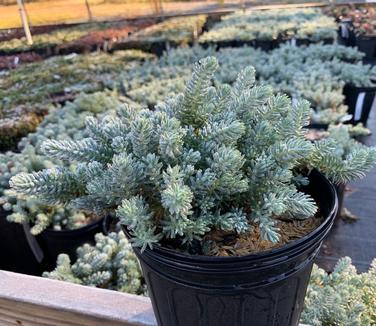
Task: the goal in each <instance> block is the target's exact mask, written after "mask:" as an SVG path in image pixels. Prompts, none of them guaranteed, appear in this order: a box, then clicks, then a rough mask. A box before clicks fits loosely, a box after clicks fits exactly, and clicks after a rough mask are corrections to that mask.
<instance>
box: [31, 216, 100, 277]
mask: <svg viewBox="0 0 376 326" xmlns="http://www.w3.org/2000/svg"><path fill="white" fill-rule="evenodd" d="M104 224H105V219H104V218H102V219H99V220H97V221H94V222H92V223H90V224H88V225H86V226H84V227H81V228H78V229H74V230H61V231H56V230H52V229H46V230H44V231H43V232H42V233H41V234H39V235H37V236H36V239H37V242H38V244H37V245H36V246H38V245H39V246H40V248H33V249H34V250H42V252H43V254H44V260H43V264H44V268H45V269H47V270H51V269H53V268H55V266H56V259H57V256H58V255H59V254H61V253H65V254H67V255H69V257H70V259H71V261H75V260H76V249H77V247H79V246H82V245H83V244H85V243H89V244H94V242H95V240H94V236H95V235H96V234H97V233H100V232H105V231H106V227H105V225H104Z"/></svg>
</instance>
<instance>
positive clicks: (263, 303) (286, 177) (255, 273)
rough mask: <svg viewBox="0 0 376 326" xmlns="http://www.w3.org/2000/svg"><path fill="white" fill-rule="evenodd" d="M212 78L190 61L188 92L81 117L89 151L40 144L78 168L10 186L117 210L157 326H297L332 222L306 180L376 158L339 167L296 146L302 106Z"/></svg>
mask: <svg viewBox="0 0 376 326" xmlns="http://www.w3.org/2000/svg"><path fill="white" fill-rule="evenodd" d="M217 68H218V63H217V60H216V58H214V57H208V58H205V59H202V60H200V61H199V62H198V63H197V64H196V66H195V68H194V72H193V75H192V78H191V80H190V81H189V82H188V84H187V88H186V90H185V92H184V93H183V94H180V95H178V96H177V97H175V98H170V99H169V100H167V101H166V102H164V103H160V104H158V105H157V106H156V108H155V110H154V111H151V110H147V109H131V108H129V107H126V108H124V109H123V110H121V111H119V115H118V116H117V117H114V116H111V117H108V119H104V120H102V121H97V120H96V119H94V118H89V119H88V120H87V130H88V133H89V134H88V135H89V136H88V138H86V139H83V140H79V141H72V140H67V141H47V142H46V143H44V146H43V147H44V151H45V152H46V153H47V154H48V155H51V156H53V157H56V158H59V159H62V160H71V161H78V163H77V165H76V168H75V169H67V168H66V169H64V168H60V169H47V170H42V171H39V172H35V173H29V174H27V173H21V174H19V175H17V176H14V177H13V178H12V179H11V181H10V183H11V186H12V187H13V189H14V190H15V191H17V192H18V193H22V194H26V195H37V196H38V197H39V198H40V199H42V200H45V201H47V202H51V201H53V202H60V203H63V204H67V203H70V204H71V205H73V206H74V207H78V208H81V209H86V210H94V211H96V212H105V213H109V212H116V214H117V216H118V217H119V219H120V221H121V223H122V224H123V226H124V232H125V233H126V235H127V236H128V238H129V239H130V241H131V242H132V243H133V246H134V250H135V253H136V255H137V256H138V258H139V260H140V262H141V267H142V269H143V272H144V276H145V279H146V283H147V286H148V293H149V294H150V297H151V300H152V303H153V307H154V311H155V314H156V317H157V320H158V324H159V325H163V326H176V325H183V326H192V325H199V324H201V325H206V326H211V325H226V326H230V325H234V326H235V325H236V326H240V325H250V324H254V325H270V324H273V323H274V324H278V325H281V326H287V325H297V323H298V321H299V316H300V312H301V309H302V307H303V300H304V295H305V291H306V288H307V283H308V280H309V275H310V272H311V268H312V263H313V259H314V258H315V256H316V254H317V252H318V250H319V248H320V245H321V242H322V240H323V238H324V237H325V235H326V234H327V233H328V232H329V230H330V228H331V226H332V223H333V220H334V216H335V214H336V210H337V199H336V195H335V190H334V187H333V186H332V184H331V183H330V182H329V181H328V180H327V179H326V178H325V177H324V176H323V175H322V174H321V173H320V172H318V171H317V170H315V169H314V168H315V167H316V168H318V169H319V170H320V171H322V172H324V173H325V174H326V175H327V176H329V177H330V178H332V179H334V180H347V179H349V178H353V177H357V176H361V175H363V173H364V170H365V169H366V168H369V167H370V166H371V165H372V163H373V161H372V160H371V158H372V154H374V153H373V152H372V153H368V152H367V153H366V154H365V157H362V160H363V161H362V162H363V163H364V164H363V165H361V166H360V165H355V164H353V165H351V164H350V163H351V162H347V163H349V164H347V163H346V165H344V163H343V161H341V160H335V159H334V157H333V155H332V152H333V145H332V144H331V143H328V142H326V141H321V142H317V143H312V142H310V141H309V140H307V139H305V137H304V130H303V126H305V125H307V124H308V123H309V116H310V109H309V104H308V102H306V101H299V102H297V103H296V104H295V105H294V106H292V105H291V101H290V99H289V98H288V97H287V96H283V95H273V90H272V89H271V88H270V87H268V86H254V82H255V71H254V69H253V68H252V67H248V68H245V69H244V70H242V71H241V72H240V73H239V76H238V78H237V80H236V81H235V83H234V84H233V86H229V85H223V84H215V83H214V84H213V83H212V78H213V75H214V73H215V71H216V70H217ZM213 85H216V86H213ZM368 154H369V157H368ZM348 160H349V161H351V160H354V158H348Z"/></svg>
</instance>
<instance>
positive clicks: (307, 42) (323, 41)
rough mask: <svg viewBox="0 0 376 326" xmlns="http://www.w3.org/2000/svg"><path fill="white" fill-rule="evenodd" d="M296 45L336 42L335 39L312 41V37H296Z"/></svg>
mask: <svg viewBox="0 0 376 326" xmlns="http://www.w3.org/2000/svg"><path fill="white" fill-rule="evenodd" d="M295 43H296V45H297V46H301V45H310V44H317V43H323V44H333V43H334V40H333V39H324V40H320V41H317V42H316V41H312V40H310V39H299V38H298V39H296V41H295Z"/></svg>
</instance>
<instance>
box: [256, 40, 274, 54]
mask: <svg viewBox="0 0 376 326" xmlns="http://www.w3.org/2000/svg"><path fill="white" fill-rule="evenodd" d="M278 44H279V42H278V41H277V40H255V41H254V42H253V47H255V48H256V49H260V50H262V51H271V50H273V49H275V48H277V47H278Z"/></svg>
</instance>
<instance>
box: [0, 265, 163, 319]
mask: <svg viewBox="0 0 376 326" xmlns="http://www.w3.org/2000/svg"><path fill="white" fill-rule="evenodd" d="M0 325H2V326H3V325H4V326H8V325H24V326H37V325H38V326H96V325H98V326H99V325H100V326H107V325H111V326H135V325H138V326H155V325H156V321H155V318H154V314H153V311H152V308H151V304H150V300H149V299H148V298H145V297H140V296H136V295H130V294H126V293H120V292H116V291H109V290H103V289H97V288H91V287H86V286H81V285H77V284H71V283H67V282H60V281H55V280H49V279H44V278H40V277H34V276H29V275H23V274H16V273H11V272H5V271H0Z"/></svg>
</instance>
